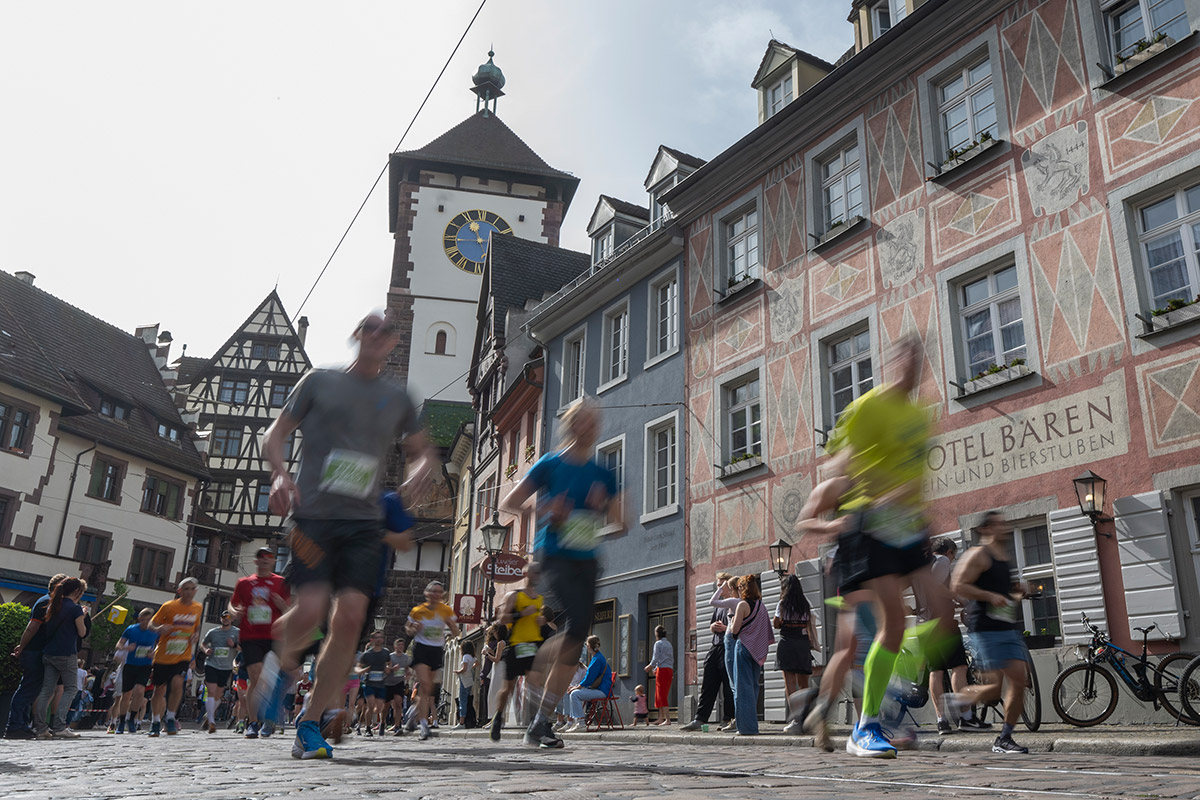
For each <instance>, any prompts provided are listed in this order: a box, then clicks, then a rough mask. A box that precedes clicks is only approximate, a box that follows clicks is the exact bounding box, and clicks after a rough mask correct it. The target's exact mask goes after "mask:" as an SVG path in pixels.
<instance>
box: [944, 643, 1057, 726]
mask: <svg viewBox="0 0 1200 800" xmlns="http://www.w3.org/2000/svg"><path fill="white" fill-rule="evenodd" d="M964 644H965V649H966V651H967V683H968V684H976V685H978V684H980V683H982V682H983V680H982V678H983V670H982V669H980V668H979V667H978V666H977V665H976V664H975V651H974V649H973V648H972V647H971V645H970V634H967V637H966V642H964ZM943 681H944V682H945V687H946V691H950V674H949V673H946V675H945V676H944V677H943ZM989 710H990V711H991V712H992V713H993V714H995V715H996V716H997V717H998V718H999V719H1001V720H1003V719H1004V701H1003V700H1002V699H998V700H996V701H995V702H994V703H989V704H988V705H987V706H985V707H984V709H983V711H989ZM979 718H980V719H981V720H984V721H986V718H985V717H984V715H983V713H982V712H981V713H980V715H979ZM1021 722H1023V723H1025V727H1026V728H1027V729H1028V730H1029V732H1030V733H1034V732H1036V731H1037V729H1038V728H1040V727H1042V687H1041V684H1039V683H1038V676H1037V670H1036V669H1034V666H1033V656H1032V655H1031V654H1030V652H1029V649H1028V648H1026V649H1025V702H1024V703H1022V704H1021Z"/></svg>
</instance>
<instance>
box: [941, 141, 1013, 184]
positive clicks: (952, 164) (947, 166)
mask: <svg viewBox="0 0 1200 800" xmlns="http://www.w3.org/2000/svg"><path fill="white" fill-rule="evenodd" d="M1002 141H1003V140H1002V139H993V138H992V137H990V136H988V137H987V138H985V139H982V140H980V141H978V142H973V143H972V144H971V146H970V147H967V148H964V149H962V150H959V151H957V152H955V153H953V154H952V155H951V157H950V158H948V159H946V160H945V161H943V162H942V165H941V166H940V167H938V166H935V165H933V164H930V166H931V167H934V169H936V170H937V174H936V175H934V176H932V177H930V178H926V180H930V181H933V180H939V179H941V178H944V177H946V176H947V175H948V174H950V173H951V172H954V171H955V170H957V169H958V168H959V167H962V166H964V165H966V164H967V163H969V162H971V161H973V160H974V159H976V158H979V157H980V156H981V155H983V154H984V153H986V152H987V151H988V150H991V149H992V148H993V147H995V146H996V145H998V144H1000V143H1001V142H1002Z"/></svg>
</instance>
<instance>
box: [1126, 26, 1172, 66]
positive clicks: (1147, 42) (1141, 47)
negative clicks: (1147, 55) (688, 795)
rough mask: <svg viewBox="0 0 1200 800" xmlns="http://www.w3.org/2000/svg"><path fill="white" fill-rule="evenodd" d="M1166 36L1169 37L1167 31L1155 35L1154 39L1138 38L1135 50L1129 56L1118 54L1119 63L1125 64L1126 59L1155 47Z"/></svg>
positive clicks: (1134, 44)
mask: <svg viewBox="0 0 1200 800" xmlns="http://www.w3.org/2000/svg"><path fill="white" fill-rule="evenodd" d="M1166 38H1167V35H1166V34H1165V33H1160V34H1158V35H1157V36H1155V37H1154V38H1153V39H1138V40H1137V41H1136V42H1134V43H1133V52H1132V53H1130V54H1129V55H1127V56H1117V63H1118V64H1124V63H1125V62H1126V61H1128V60H1129V59H1131V58H1133V57H1134V56H1136V55H1137V54H1138V53H1144V52H1146V51H1147V50H1149V49H1150V48H1151V47H1153V46H1154V45H1156V44H1158V43H1159V42H1161V41H1163V40H1164V39H1166Z"/></svg>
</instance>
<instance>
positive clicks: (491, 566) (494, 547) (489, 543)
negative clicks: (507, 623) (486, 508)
mask: <svg viewBox="0 0 1200 800" xmlns="http://www.w3.org/2000/svg"><path fill="white" fill-rule="evenodd" d="M480 533H481V534H482V535H483V549H484V550H485V551H486V552H487V557H488V589H487V616H486V617H485V620H484V626H485V627H486V626H487V625H489V624H491V621H492V603H493V602H495V599H496V556H497V555H498V554H499V553H500V552H501V551H502V550H504V541H505V539H507V538H508V526H507V525H501V524H500V515H499V514H497V513H496V512H495V511H493V512H492V521H491V522H489V523H487V524H486V525H484V526H483V527H482V528H480Z"/></svg>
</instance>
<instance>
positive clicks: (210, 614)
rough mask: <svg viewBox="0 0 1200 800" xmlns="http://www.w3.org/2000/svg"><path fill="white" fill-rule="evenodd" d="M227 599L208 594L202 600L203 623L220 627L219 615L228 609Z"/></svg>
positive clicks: (214, 593) (221, 595)
mask: <svg viewBox="0 0 1200 800" xmlns="http://www.w3.org/2000/svg"><path fill="white" fill-rule="evenodd" d="M229 599H230V598H229V597H228V596H227V595H223V594H218V593H216V592H209V594H208V597H205V598H204V621H205V622H208V623H212V624H214V625H220V624H221V614H222V613H223V612H224V611H225V609H227V608H229Z"/></svg>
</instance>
